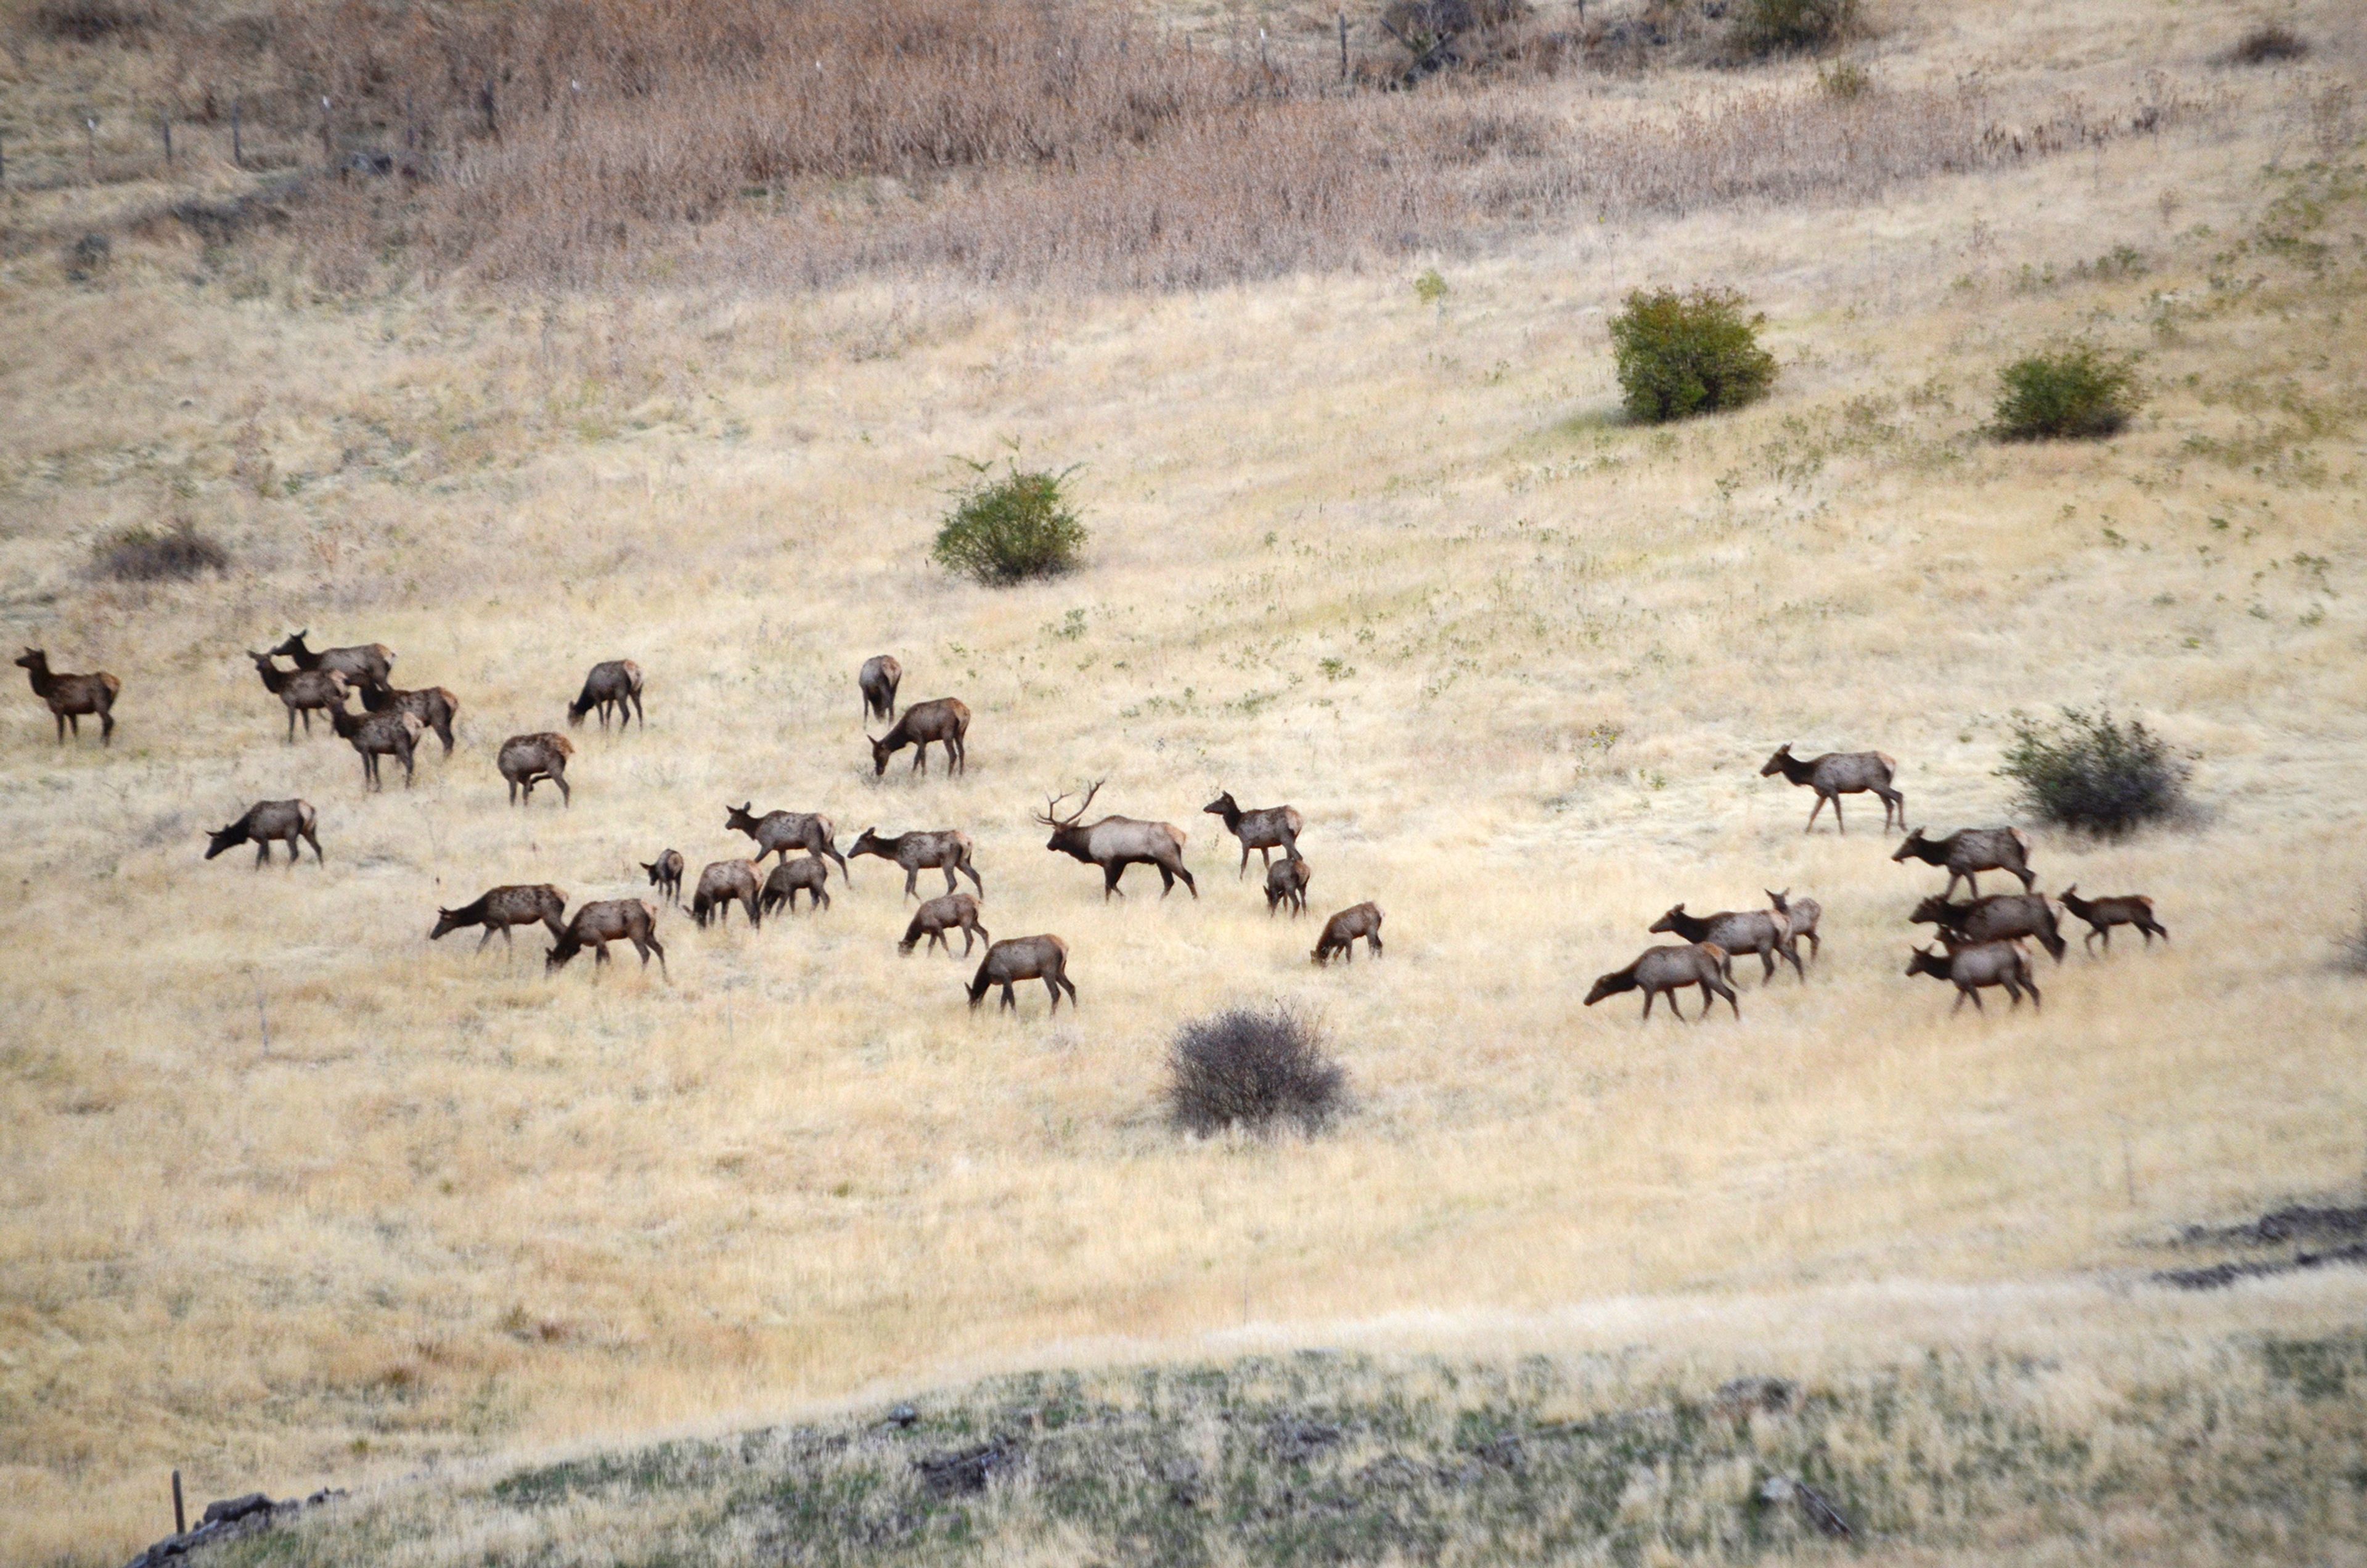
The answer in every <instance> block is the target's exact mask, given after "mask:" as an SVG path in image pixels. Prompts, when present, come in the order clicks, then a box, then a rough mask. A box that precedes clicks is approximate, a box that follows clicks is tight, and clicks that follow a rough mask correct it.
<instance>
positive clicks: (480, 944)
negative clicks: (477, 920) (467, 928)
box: [475, 921, 515, 953]
mask: <svg viewBox="0 0 2367 1568" xmlns="http://www.w3.org/2000/svg"><path fill="white" fill-rule="evenodd" d="M502 934H503V935H504V936H507V935H509V934H510V928H509V927H507V926H504V927H503V928H502ZM491 941H493V924H492V922H490V921H488V922H487V923H486V925H485V930H484V934H483V935H481V936H480V937H478V938H477V945H476V948H475V951H476V952H479V953H482V952H484V951H485V943H487V942H491ZM513 945H515V944H513Z"/></svg>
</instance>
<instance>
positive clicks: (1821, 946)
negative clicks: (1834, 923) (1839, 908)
mask: <svg viewBox="0 0 2367 1568" xmlns="http://www.w3.org/2000/svg"><path fill="white" fill-rule="evenodd" d="M1791 894H1792V890H1791V889H1790V888H1788V887H1786V888H1785V889H1784V891H1783V892H1781V893H1778V892H1775V891H1774V890H1772V888H1771V889H1769V890H1768V891H1767V902H1768V905H1769V906H1770V907H1771V908H1773V909H1774V911H1775V914H1776V917H1777V918H1778V919H1781V920H1782V921H1783V922H1784V933H1785V935H1786V937H1787V938H1788V939H1789V941H1790V944H1791V948H1792V953H1793V955H1794V956H1795V957H1796V956H1798V954H1799V952H1800V939H1801V938H1802V937H1806V938H1807V939H1808V960H1809V962H1810V963H1814V962H1815V961H1816V960H1817V959H1818V958H1820V957H1822V956H1823V955H1824V951H1825V939H1824V938H1823V937H1820V936H1818V934H1817V922H1818V920H1821V919H1824V918H1825V907H1824V906H1823V905H1822V904H1819V903H1818V902H1817V901H1816V900H1815V899H1814V898H1795V897H1792V896H1791Z"/></svg>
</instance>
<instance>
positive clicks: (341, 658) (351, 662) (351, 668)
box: [271, 632, 394, 686]
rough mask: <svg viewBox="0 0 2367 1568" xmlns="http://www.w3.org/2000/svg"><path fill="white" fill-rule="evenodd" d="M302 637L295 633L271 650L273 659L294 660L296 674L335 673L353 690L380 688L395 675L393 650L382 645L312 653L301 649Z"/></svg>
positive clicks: (307, 649)
mask: <svg viewBox="0 0 2367 1568" xmlns="http://www.w3.org/2000/svg"><path fill="white" fill-rule="evenodd" d="M304 635H305V634H304V633H303V632H298V633H297V634H296V635H295V636H294V637H289V638H288V639H287V640H286V641H285V642H282V643H280V644H279V645H278V646H277V647H276V648H274V649H272V650H271V651H272V653H273V655H274V656H276V657H284V658H287V659H289V660H294V661H295V665H296V668H297V669H299V670H334V671H336V672H337V673H338V674H340V675H343V676H344V677H345V681H346V682H347V683H348V684H350V685H356V686H369V685H377V686H383V685H385V684H386V681H387V677H388V676H389V675H391V674H392V673H393V671H394V649H391V648H389V647H387V646H386V644H384V643H382V642H363V643H356V644H355V645H354V646H353V647H351V648H324V649H321V650H320V651H319V652H317V653H315V652H314V651H313V650H312V649H309V648H306V647H305V646H304Z"/></svg>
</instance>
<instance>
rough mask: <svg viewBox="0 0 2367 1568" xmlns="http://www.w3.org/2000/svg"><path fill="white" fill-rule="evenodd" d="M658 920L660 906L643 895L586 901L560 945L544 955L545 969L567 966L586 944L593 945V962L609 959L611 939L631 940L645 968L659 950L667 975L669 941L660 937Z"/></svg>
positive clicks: (660, 970)
mask: <svg viewBox="0 0 2367 1568" xmlns="http://www.w3.org/2000/svg"><path fill="white" fill-rule="evenodd" d="M657 924H658V911H657V906H656V905H654V904H649V903H644V902H643V901H642V900H640V899H639V898H604V899H602V900H600V901H599V902H598V903H595V904H586V905H584V906H583V908H580V909H578V910H576V911H575V918H574V919H572V920H570V921H568V922H567V931H566V932H565V934H563V935H562V936H561V937H560V939H559V945H558V946H557V947H554V948H552V949H551V950H550V952H549V953H548V954H546V955H545V956H544V958H543V963H542V967H543V971H544V972H545V973H546V974H548V973H550V972H552V971H554V970H559V969H564V968H565V967H567V962H568V960H569V959H572V958H573V957H574V956H575V955H576V954H577V953H581V952H583V950H584V948H586V947H589V948H591V949H592V958H593V964H594V966H595V967H597V966H598V965H600V964H606V963H607V962H608V944H609V943H610V942H631V943H632V944H633V949H634V951H635V952H637V953H640V955H641V967H642V968H644V969H646V968H648V967H649V966H650V954H651V953H656V954H657V955H658V973H659V974H661V975H663V974H664V973H665V966H666V962H665V944H664V943H663V942H660V941H658V932H657Z"/></svg>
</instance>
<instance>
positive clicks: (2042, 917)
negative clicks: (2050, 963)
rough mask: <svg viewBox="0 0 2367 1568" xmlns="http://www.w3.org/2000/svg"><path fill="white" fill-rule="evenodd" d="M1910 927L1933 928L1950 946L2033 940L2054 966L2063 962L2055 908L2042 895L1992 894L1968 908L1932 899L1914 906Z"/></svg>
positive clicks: (1943, 899) (1967, 906)
mask: <svg viewBox="0 0 2367 1568" xmlns="http://www.w3.org/2000/svg"><path fill="white" fill-rule="evenodd" d="M1907 919H1908V923H1909V924H1910V925H1919V926H1920V925H1933V926H1937V927H1939V928H1940V933H1941V935H1942V936H1943V937H1953V938H1954V939H1955V940H1954V943H1953V945H1954V946H1958V947H1972V946H1976V945H1978V944H1979V943H1981V942H2009V941H2011V940H2012V939H2013V938H2015V937H2024V936H2028V937H2036V938H2037V939H2038V945H2039V946H2041V947H2043V948H2044V949H2046V951H2047V953H2049V954H2050V955H2052V956H2053V958H2054V960H2055V962H2056V963H2057V964H2060V963H2062V962H2063V948H2064V942H2063V938H2062V936H2061V935H2060V934H2059V933H2058V932H2057V931H2056V922H2055V907H2054V906H2053V905H2052V904H2049V903H2048V902H2047V901H2046V895H2045V894H2044V893H1992V894H1990V895H1989V896H1988V897H1986V898H1976V899H1974V900H1973V901H1972V902H1971V903H1969V904H1951V903H1949V902H1948V901H1947V900H1946V899H1945V898H1942V897H1938V896H1937V895H1934V896H1933V897H1929V898H1926V899H1924V900H1923V902H1921V903H1920V904H1918V905H1916V906H1915V912H1914V913H1913V914H1911V915H1909V916H1908V917H1907Z"/></svg>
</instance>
